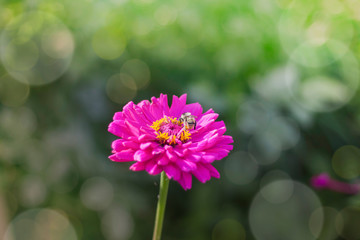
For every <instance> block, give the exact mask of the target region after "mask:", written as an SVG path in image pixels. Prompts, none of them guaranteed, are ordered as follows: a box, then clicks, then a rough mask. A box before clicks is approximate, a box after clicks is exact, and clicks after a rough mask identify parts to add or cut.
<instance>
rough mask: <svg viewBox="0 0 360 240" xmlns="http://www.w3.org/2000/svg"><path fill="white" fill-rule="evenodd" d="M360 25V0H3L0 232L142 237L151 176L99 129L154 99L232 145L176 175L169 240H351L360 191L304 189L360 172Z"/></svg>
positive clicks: (152, 199) (60, 239)
mask: <svg viewBox="0 0 360 240" xmlns="http://www.w3.org/2000/svg"><path fill="white" fill-rule="evenodd" d="M359 21H360V1H358V0H293V1H291V0H276V1H275V0H274V1H266V0H251V1H241V0H238V1H236V0H221V1H220V0H206V1H205V0H199V1H190V0H169V1H161V0H103V1H96V0H76V1H72V0H61V1H55V0H28V1H21V0H2V1H1V2H0V30H1V32H0V60H1V62H0V235H1V237H3V238H2V239H4V240H18V239H27V240H39V239H40V240H42V239H44V240H45V239H46V240H80V239H84V240H101V239H106V240H138V239H139V240H142V239H150V238H151V235H152V228H153V222H154V216H155V207H156V201H157V194H158V187H159V186H158V184H159V176H150V175H148V174H147V173H146V172H131V171H129V170H128V167H129V164H127V163H114V162H111V161H110V160H109V159H108V156H109V154H110V153H111V147H110V144H111V142H112V141H113V140H114V139H115V136H113V135H111V134H110V133H108V132H107V127H108V124H109V123H110V122H111V120H112V116H113V114H114V112H116V111H121V109H122V107H123V106H124V104H126V103H127V102H128V101H134V102H136V103H137V102H139V101H141V100H143V99H150V98H151V97H152V96H156V97H158V96H159V95H160V93H166V94H168V96H169V98H170V99H171V96H172V95H173V94H175V95H181V94H183V93H187V94H188V101H189V102H199V103H200V104H202V106H203V108H204V110H207V109H209V108H213V109H214V111H215V112H217V113H219V114H220V116H219V119H220V120H224V121H225V123H226V126H227V135H231V136H233V138H234V140H235V142H234V150H233V151H232V152H231V153H230V155H229V156H228V157H227V158H225V159H223V160H221V161H218V162H215V163H214V166H215V167H216V168H217V169H218V170H219V172H220V173H221V178H220V179H212V180H211V181H209V182H208V183H206V184H201V183H200V182H198V181H197V180H194V183H193V188H192V189H191V190H188V191H184V190H183V189H182V188H181V187H180V185H179V184H178V183H177V182H173V181H171V183H170V190H169V196H168V204H167V209H166V214H165V223H164V231H163V239H165V240H183V239H186V240H208V239H212V240H220V239H221V240H223V239H224V240H232V239H234V240H235V239H236V240H244V239H259V240H263V239H264V240H282V239H284V240H311V239H320V240H330V239H360V228H359V227H358V226H359V224H360V208H359V206H360V197H359V196H357V195H346V194H342V193H337V192H333V191H329V190H317V189H314V188H313V187H312V186H311V184H310V179H311V177H312V176H314V175H317V174H320V173H323V172H326V173H328V174H329V176H331V178H333V179H337V180H338V181H343V182H349V183H354V184H356V182H358V181H359V180H358V179H359V174H360V150H359V148H358V147H359V142H360V141H359V140H360V127H359V124H360V94H359V90H358V85H359V77H360V73H359V71H360V68H359V60H360V59H359V58H360V42H359V38H360V25H359ZM340 236H342V238H341V237H340ZM1 237H0V238H1Z"/></svg>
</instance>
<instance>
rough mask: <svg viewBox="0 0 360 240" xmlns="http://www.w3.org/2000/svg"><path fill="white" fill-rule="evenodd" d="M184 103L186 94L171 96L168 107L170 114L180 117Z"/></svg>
mask: <svg viewBox="0 0 360 240" xmlns="http://www.w3.org/2000/svg"><path fill="white" fill-rule="evenodd" d="M185 105H186V94H183V95H181V96H180V98H178V97H177V96H175V95H174V96H173V101H172V104H171V108H170V115H171V116H174V117H180V116H181V114H182V113H183V108H184V107H185Z"/></svg>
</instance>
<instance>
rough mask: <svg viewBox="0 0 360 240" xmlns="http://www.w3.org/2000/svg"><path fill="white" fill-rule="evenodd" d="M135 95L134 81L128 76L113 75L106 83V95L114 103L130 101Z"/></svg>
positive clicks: (121, 74) (123, 74) (122, 74)
mask: <svg viewBox="0 0 360 240" xmlns="http://www.w3.org/2000/svg"><path fill="white" fill-rule="evenodd" d="M136 93H137V86H136V83H135V80H134V79H133V78H132V77H131V76H130V75H128V74H125V73H120V74H115V75H113V76H111V77H110V78H109V80H108V81H107V83H106V94H107V95H108V97H109V98H110V99H111V100H112V101H113V102H115V103H119V104H124V103H127V102H129V101H131V100H132V99H133V98H134V97H135V96H136Z"/></svg>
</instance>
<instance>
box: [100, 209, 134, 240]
mask: <svg viewBox="0 0 360 240" xmlns="http://www.w3.org/2000/svg"><path fill="white" fill-rule="evenodd" d="M101 229H102V232H103V234H104V236H105V237H106V239H107V240H120V239H121V240H126V239H129V238H130V237H131V235H132V234H133V232H134V220H133V218H132V216H131V215H130V213H129V212H128V211H126V210H125V209H124V208H122V207H119V206H115V207H110V208H109V209H107V210H106V212H105V214H104V215H103V217H102V218H101Z"/></svg>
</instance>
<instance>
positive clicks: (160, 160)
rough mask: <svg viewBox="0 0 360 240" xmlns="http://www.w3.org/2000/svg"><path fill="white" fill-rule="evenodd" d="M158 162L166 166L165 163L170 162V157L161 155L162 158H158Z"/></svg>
mask: <svg viewBox="0 0 360 240" xmlns="http://www.w3.org/2000/svg"><path fill="white" fill-rule="evenodd" d="M157 163H158V164H159V165H162V166H164V165H167V164H169V159H168V158H167V157H166V156H163V157H161V158H160V159H159V160H158V162H157Z"/></svg>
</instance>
